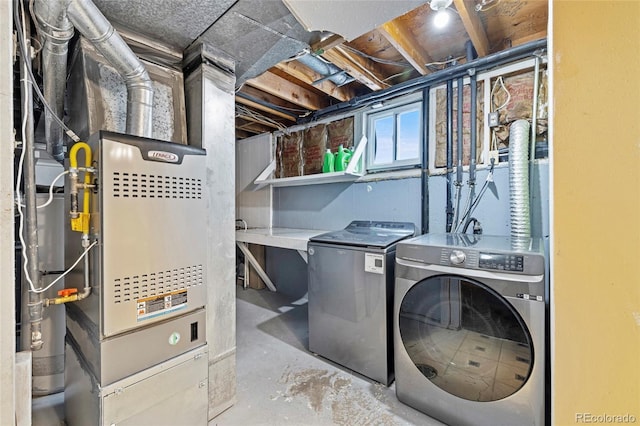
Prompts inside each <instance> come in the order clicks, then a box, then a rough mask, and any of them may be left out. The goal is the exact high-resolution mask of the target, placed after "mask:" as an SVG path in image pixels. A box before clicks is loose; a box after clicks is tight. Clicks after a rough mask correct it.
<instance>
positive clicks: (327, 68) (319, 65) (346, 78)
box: [294, 53, 354, 87]
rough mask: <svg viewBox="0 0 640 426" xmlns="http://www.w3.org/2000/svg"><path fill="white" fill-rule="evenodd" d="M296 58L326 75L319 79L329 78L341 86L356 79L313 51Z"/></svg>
mask: <svg viewBox="0 0 640 426" xmlns="http://www.w3.org/2000/svg"><path fill="white" fill-rule="evenodd" d="M294 59H296V60H297V61H298V62H300V63H301V64H303V65H306V66H307V67H309V68H311V69H312V70H314V71H315V72H317V73H318V74H322V75H323V76H324V77H323V78H322V79H320V80H319V81H321V80H329V81H331V82H333V83H334V84H335V85H336V86H338V87H339V86H344V85H345V84H347V83H351V82H352V81H353V80H354V78H353V77H351V76H350V75H349V74H347V73H346V72H344V71H343V70H341V69H340V68H338V67H337V66H335V65H333V64H332V63H330V62H325V61H324V60H323V59H322V58H320V57H318V56H315V55H312V54H311V53H307V54H306V55H302V56H299V57H296V58H294Z"/></svg>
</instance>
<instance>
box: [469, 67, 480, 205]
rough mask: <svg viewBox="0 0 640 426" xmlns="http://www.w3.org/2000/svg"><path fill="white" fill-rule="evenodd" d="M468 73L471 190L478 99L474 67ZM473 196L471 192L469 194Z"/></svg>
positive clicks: (474, 171)
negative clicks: (469, 90) (469, 91)
mask: <svg viewBox="0 0 640 426" xmlns="http://www.w3.org/2000/svg"><path fill="white" fill-rule="evenodd" d="M469 74H470V77H471V78H470V80H471V81H470V89H471V111H470V116H471V128H470V130H469V133H470V136H471V138H470V139H471V142H470V144H471V145H470V148H469V149H470V156H469V187H470V188H469V189H470V190H473V186H474V185H475V184H476V155H477V143H478V140H477V139H478V137H477V130H478V129H477V115H478V109H477V101H478V81H477V80H476V78H477V76H476V73H475V70H474V69H470V70H469ZM471 195H472V196H473V194H471Z"/></svg>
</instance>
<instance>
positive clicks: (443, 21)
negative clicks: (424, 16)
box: [433, 9, 449, 28]
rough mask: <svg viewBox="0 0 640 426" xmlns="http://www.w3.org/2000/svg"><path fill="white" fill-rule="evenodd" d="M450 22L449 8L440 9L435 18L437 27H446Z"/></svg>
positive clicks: (434, 22)
mask: <svg viewBox="0 0 640 426" xmlns="http://www.w3.org/2000/svg"><path fill="white" fill-rule="evenodd" d="M448 23H449V12H448V11H447V9H440V10H439V11H438V12H436V16H434V18H433V25H435V26H436V28H444V27H446V26H447V24H448Z"/></svg>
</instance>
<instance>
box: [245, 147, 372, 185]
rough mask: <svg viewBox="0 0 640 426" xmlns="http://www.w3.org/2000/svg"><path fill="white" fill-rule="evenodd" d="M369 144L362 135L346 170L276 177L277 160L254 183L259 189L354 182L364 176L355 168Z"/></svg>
mask: <svg viewBox="0 0 640 426" xmlns="http://www.w3.org/2000/svg"><path fill="white" fill-rule="evenodd" d="M366 146H367V138H366V137H365V136H362V139H360V143H358V146H357V147H356V149H355V151H354V153H353V157H352V161H351V162H350V163H349V165H348V166H347V170H346V171H344V172H331V173H317V174H314V175H307V176H292V177H287V178H274V177H273V172H274V171H275V169H276V162H275V160H274V161H272V162H271V163H270V164H269V165H268V166H267V168H266V169H264V170H263V171H262V173H260V176H258V177H257V178H256V179H255V180H254V181H253V183H254V184H255V185H257V189H259V188H262V187H264V186H266V185H271V186H275V187H278V186H302V185H317V184H323V183H336V182H353V181H355V180H357V179H359V178H361V177H362V176H364V173H363V172H356V171H355V168H356V165H358V163H360V162H361V161H360V160H361V159H362V154H363V153H364V149H365V147H366Z"/></svg>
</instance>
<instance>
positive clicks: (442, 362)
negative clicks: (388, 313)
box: [398, 275, 534, 402]
mask: <svg viewBox="0 0 640 426" xmlns="http://www.w3.org/2000/svg"><path fill="white" fill-rule="evenodd" d="M398 325H399V328H400V336H401V338H402V344H403V345H404V348H405V350H406V351H407V354H408V355H409V358H410V359H411V361H412V362H413V363H414V365H415V366H416V367H417V369H418V370H419V371H420V373H422V374H423V375H424V376H425V377H426V378H427V379H429V380H430V381H431V382H432V383H433V384H435V385H436V386H438V387H439V388H440V389H442V390H444V391H445V392H448V393H450V394H452V395H455V396H458V397H460V398H464V399H467V400H471V401H481V402H486V401H497V400H499V399H502V398H506V397H507V396H509V395H512V394H514V393H516V392H517V391H518V390H519V389H520V388H521V387H522V386H524V384H525V383H526V381H527V379H528V378H529V376H530V374H531V370H532V367H533V359H534V358H533V344H532V342H531V336H530V334H529V331H528V330H527V328H526V325H525V323H524V321H523V320H522V318H521V317H520V315H519V314H518V312H516V311H515V309H514V308H513V307H512V305H511V304H510V303H509V302H508V301H507V300H506V299H505V298H504V297H502V296H501V295H499V294H498V293H497V292H495V291H494V290H492V289H491V288H489V287H488V286H486V285H484V284H482V283H481V282H479V281H475V280H472V279H469V278H465V277H461V276H456V275H439V276H434V277H430V278H427V279H425V280H422V281H420V282H418V283H416V284H415V285H414V286H413V287H411V289H410V290H409V291H408V292H407V293H406V294H405V296H404V298H403V299H402V303H401V305H400V312H399V318H398Z"/></svg>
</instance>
